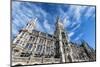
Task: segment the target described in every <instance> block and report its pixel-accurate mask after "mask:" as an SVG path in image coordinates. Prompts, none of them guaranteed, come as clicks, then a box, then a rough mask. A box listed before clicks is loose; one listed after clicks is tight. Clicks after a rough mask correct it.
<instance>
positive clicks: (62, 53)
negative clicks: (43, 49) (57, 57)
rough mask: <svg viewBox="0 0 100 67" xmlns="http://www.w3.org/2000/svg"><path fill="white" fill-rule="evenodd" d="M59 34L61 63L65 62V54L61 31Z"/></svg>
mask: <svg viewBox="0 0 100 67" xmlns="http://www.w3.org/2000/svg"><path fill="white" fill-rule="evenodd" d="M59 31H60V34H59V45H60V52H61V62H65V54H64V50H63V43H62V35H61V30H59Z"/></svg>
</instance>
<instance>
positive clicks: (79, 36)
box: [74, 33, 84, 41]
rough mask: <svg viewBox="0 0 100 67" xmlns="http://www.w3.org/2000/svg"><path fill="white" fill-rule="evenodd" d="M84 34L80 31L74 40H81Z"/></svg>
mask: <svg viewBox="0 0 100 67" xmlns="http://www.w3.org/2000/svg"><path fill="white" fill-rule="evenodd" d="M83 35H84V34H83V33H80V34H79V35H78V36H77V37H76V38H75V39H74V41H78V40H80V38H81V37H82V36H83Z"/></svg>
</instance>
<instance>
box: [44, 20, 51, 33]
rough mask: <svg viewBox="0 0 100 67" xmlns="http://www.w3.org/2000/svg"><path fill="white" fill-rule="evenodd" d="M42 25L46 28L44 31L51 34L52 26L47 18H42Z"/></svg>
mask: <svg viewBox="0 0 100 67" xmlns="http://www.w3.org/2000/svg"><path fill="white" fill-rule="evenodd" d="M43 25H44V28H45V29H46V32H47V33H49V34H53V27H52V25H50V24H49V23H48V21H47V20H44V22H43Z"/></svg>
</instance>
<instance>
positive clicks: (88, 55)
mask: <svg viewBox="0 0 100 67" xmlns="http://www.w3.org/2000/svg"><path fill="white" fill-rule="evenodd" d="M35 23H36V20H31V21H30V22H29V23H28V24H27V25H26V27H24V28H23V29H22V30H21V31H20V32H19V34H18V35H17V36H16V38H15V39H14V40H13V41H12V45H11V48H12V52H11V53H12V59H11V60H12V65H34V64H52V63H70V62H84V61H95V60H96V56H95V50H94V49H92V48H90V47H89V45H88V44H87V43H86V42H85V41H83V42H82V44H81V45H79V46H78V45H77V44H75V43H73V42H70V41H69V40H68V34H67V33H66V31H65V30H64V27H63V26H64V25H63V23H62V21H61V20H60V18H57V19H56V24H55V28H56V29H55V32H54V35H50V34H48V33H44V32H41V31H37V30H36V29H35V28H36V25H35Z"/></svg>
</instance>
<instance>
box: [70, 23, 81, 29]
mask: <svg viewBox="0 0 100 67" xmlns="http://www.w3.org/2000/svg"><path fill="white" fill-rule="evenodd" d="M79 27H80V24H78V25H77V26H76V27H74V28H73V29H72V30H71V31H75V30H77V29H79Z"/></svg>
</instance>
